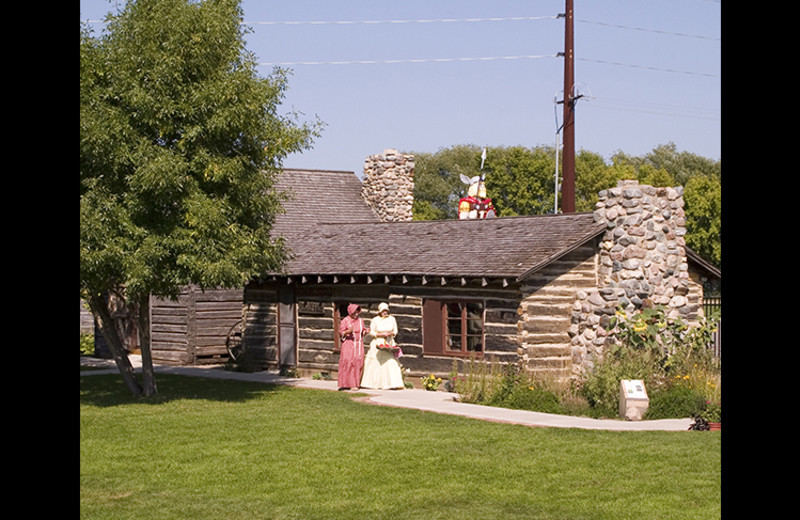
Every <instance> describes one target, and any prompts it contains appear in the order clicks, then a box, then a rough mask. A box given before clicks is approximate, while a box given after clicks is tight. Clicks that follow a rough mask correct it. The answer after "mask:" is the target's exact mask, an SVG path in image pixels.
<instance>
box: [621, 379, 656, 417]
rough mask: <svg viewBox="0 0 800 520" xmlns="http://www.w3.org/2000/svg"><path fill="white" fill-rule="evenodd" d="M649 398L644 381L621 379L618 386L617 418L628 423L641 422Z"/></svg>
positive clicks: (648, 404) (648, 403)
mask: <svg viewBox="0 0 800 520" xmlns="http://www.w3.org/2000/svg"><path fill="white" fill-rule="evenodd" d="M649 406H650V398H649V397H647V390H646V389H645V387H644V381H642V380H641V379H623V380H621V381H620V384H619V416H620V417H622V418H623V419H627V420H629V421H641V420H642V417H644V414H645V412H646V411H647V408H648V407H649Z"/></svg>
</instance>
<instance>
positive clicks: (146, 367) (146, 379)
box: [136, 294, 158, 395]
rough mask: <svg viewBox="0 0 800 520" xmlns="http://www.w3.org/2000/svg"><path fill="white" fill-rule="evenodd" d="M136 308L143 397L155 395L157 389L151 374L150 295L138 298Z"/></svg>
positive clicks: (153, 375)
mask: <svg viewBox="0 0 800 520" xmlns="http://www.w3.org/2000/svg"><path fill="white" fill-rule="evenodd" d="M137 307H138V309H137V313H136V316H137V320H136V323H137V324H138V327H139V347H140V348H141V350H142V378H143V386H144V389H143V390H144V395H156V394H157V393H158V388H157V387H156V378H155V373H154V372H153V354H152V351H151V350H150V295H149V294H148V295H145V296H142V297H140V298H139V301H138V305H137Z"/></svg>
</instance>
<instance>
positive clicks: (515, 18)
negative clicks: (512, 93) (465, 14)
mask: <svg viewBox="0 0 800 520" xmlns="http://www.w3.org/2000/svg"><path fill="white" fill-rule="evenodd" d="M556 18H557V16H513V17H503V18H499V17H498V18H437V19H430V20H424V19H423V20H316V21H252V22H248V21H244V22H242V25H358V24H410V23H458V22H519V21H530V20H549V19H556Z"/></svg>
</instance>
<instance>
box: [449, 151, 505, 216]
mask: <svg viewBox="0 0 800 520" xmlns="http://www.w3.org/2000/svg"><path fill="white" fill-rule="evenodd" d="M485 160H486V148H484V149H483V153H482V154H481V170H483V163H484V161H485ZM484 178H485V175H483V174H481V175H476V176H474V177H467V176H466V175H464V174H463V173H462V174H461V182H463V183H464V184H466V185H468V186H469V189H468V190H467V196H466V197H462V198H461V199H460V200H459V201H458V218H459V219H475V218H494V217H495V216H497V215H496V212H495V210H494V206H493V205H492V199H490V198H487V197H486V183H485V182H484Z"/></svg>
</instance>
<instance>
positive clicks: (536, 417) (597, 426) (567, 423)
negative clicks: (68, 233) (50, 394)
mask: <svg viewBox="0 0 800 520" xmlns="http://www.w3.org/2000/svg"><path fill="white" fill-rule="evenodd" d="M130 359H131V364H132V365H133V366H134V369H135V370H136V371H137V372H141V366H142V363H141V357H140V356H135V355H132V356H130ZM81 366H82V367H83V366H87V367H95V369H93V370H87V371H82V372H81V374H82V375H84V374H85V375H92V374H118V373H119V371H118V370H117V367H116V365H115V364H114V361H113V360H110V359H99V358H91V357H85V356H81ZM97 368H104V369H103V370H97ZM154 370H155V372H156V374H177V375H185V376H195V377H206V378H214V379H231V380H239V381H252V382H256V383H267V384H280V385H289V386H295V387H299V388H314V389H318V390H332V391H337V390H338V389H337V384H336V381H325V380H314V379H305V378H288V377H282V376H279V375H278V374H275V373H273V372H269V371H262V372H254V373H245V372H233V371H230V370H225V369H223V368H222V367H220V366H219V365H204V366H167V365H156V366H154ZM358 393H362V394H367V397H365V398H364V401H365V402H368V403H372V404H377V405H383V406H396V407H401V408H412V409H415V410H423V411H427V412H435V413H445V414H452V415H461V416H464V417H471V418H473V419H481V420H486V421H494V422H501V423H510V424H520V425H524V426H546V427H553V428H582V429H588V430H619V431H645V430H661V431H688V430H689V426H690V425H691V424H692V422H693V421H692V419H690V418H689V419H662V420H657V421H624V420H615V419H591V418H588V417H572V416H566V415H554V414H549V413H541V412H530V411H527V410H510V409H506V408H497V407H494V406H483V405H477V404H467V403H460V402H458V401H456V398H457V394H453V393H450V392H442V391H436V392H429V391H426V390H420V389H406V390H369V389H360V390H358Z"/></svg>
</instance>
